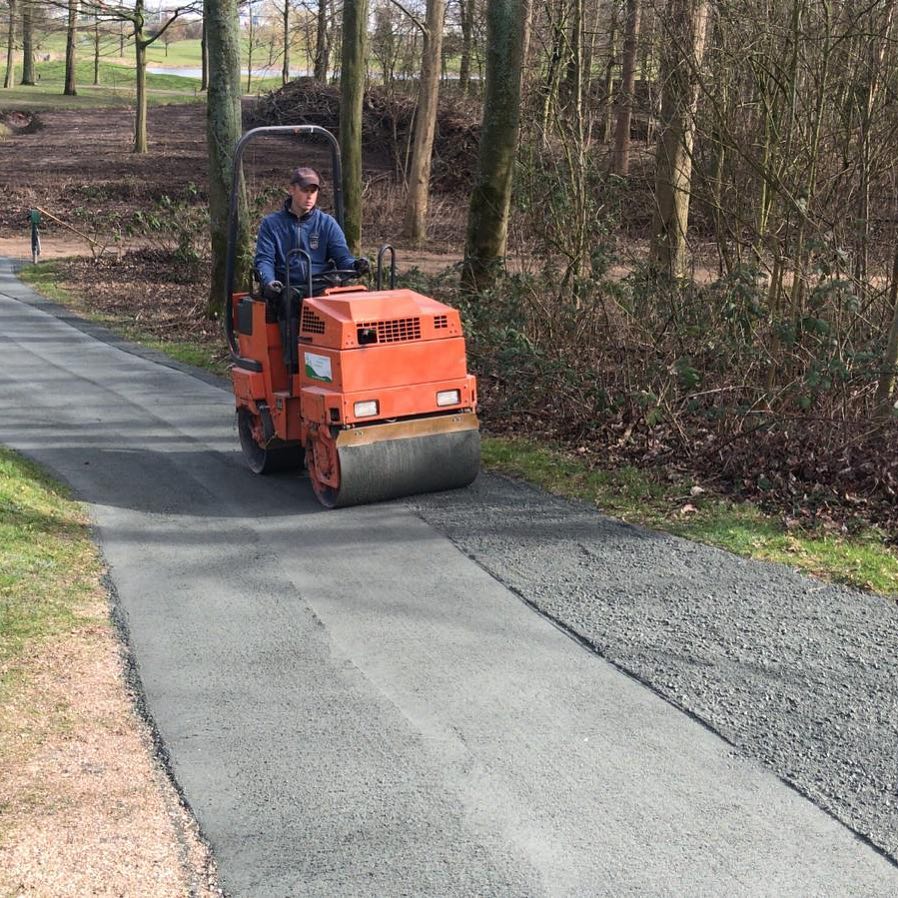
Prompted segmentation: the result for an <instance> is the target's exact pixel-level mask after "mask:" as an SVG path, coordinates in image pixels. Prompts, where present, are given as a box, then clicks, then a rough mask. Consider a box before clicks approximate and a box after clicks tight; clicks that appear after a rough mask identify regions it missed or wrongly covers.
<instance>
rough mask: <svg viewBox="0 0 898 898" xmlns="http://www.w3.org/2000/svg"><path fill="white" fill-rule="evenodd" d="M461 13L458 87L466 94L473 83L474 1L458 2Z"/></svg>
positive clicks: (462, 0)
mask: <svg viewBox="0 0 898 898" xmlns="http://www.w3.org/2000/svg"><path fill="white" fill-rule="evenodd" d="M458 5H459V7H460V12H461V60H460V62H459V66H458V87H459V90H460V91H461V92H462V93H463V94H466V93H467V92H468V88H469V85H470V82H471V54H472V52H473V44H474V0H458Z"/></svg>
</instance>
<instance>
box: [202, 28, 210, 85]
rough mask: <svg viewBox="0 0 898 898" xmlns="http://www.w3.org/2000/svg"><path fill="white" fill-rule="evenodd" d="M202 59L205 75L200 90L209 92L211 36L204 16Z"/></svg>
mask: <svg viewBox="0 0 898 898" xmlns="http://www.w3.org/2000/svg"><path fill="white" fill-rule="evenodd" d="M200 58H201V59H202V65H203V75H202V81H201V82H200V90H209V34H208V31H207V29H206V17H205V15H204V16H203V31H202V34H201V36H200Z"/></svg>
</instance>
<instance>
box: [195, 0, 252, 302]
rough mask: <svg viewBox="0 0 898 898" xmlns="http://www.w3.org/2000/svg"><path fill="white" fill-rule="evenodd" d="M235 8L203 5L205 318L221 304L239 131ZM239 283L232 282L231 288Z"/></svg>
mask: <svg viewBox="0 0 898 898" xmlns="http://www.w3.org/2000/svg"><path fill="white" fill-rule="evenodd" d="M238 5H239V0H205V25H206V39H207V41H208V42H209V62H210V68H211V71H210V78H209V95H208V97H207V99H206V141H207V147H208V149H207V152H208V155H209V217H210V228H211V239H212V280H211V285H210V293H209V301H208V303H207V312H208V314H209V315H210V317H216V316H220V315H221V314H223V313H224V311H225V310H224V309H223V308H222V302H223V301H224V294H225V281H226V270H227V244H228V233H227V226H228V206H229V202H230V195H231V181H232V178H233V172H234V150H235V148H236V145H237V141H238V139H239V137H240V134H241V131H242V119H241V110H240V18H239V12H238ZM241 193H242V191H241ZM241 199H242V196H241ZM241 206H242V207H241V208H240V214H239V219H240V222H241V224H242V229H241V233H240V235H238V241H237V246H238V247H244V246H245V245H246V242H247V222H246V209H245V207H243V204H241ZM239 261H240V260H235V262H239ZM238 270H239V269H238ZM241 280H242V279H241V278H238V279H237V283H240V282H241Z"/></svg>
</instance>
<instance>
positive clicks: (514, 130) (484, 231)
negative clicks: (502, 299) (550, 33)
mask: <svg viewBox="0 0 898 898" xmlns="http://www.w3.org/2000/svg"><path fill="white" fill-rule="evenodd" d="M528 5H529V0H491V2H490V4H489V6H488V7H487V41H486V43H487V48H488V49H487V57H486V90H485V97H484V104H483V125H482V129H481V137H480V154H479V158H478V163H477V175H476V178H475V184H474V190H473V192H472V194H471V206H470V210H469V212H468V232H467V239H466V241H465V260H464V268H463V271H462V286H463V288H464V289H465V290H467V291H468V292H472V293H474V292H480V291H482V290H485V289H488V288H489V287H490V286H492V285H493V284H494V283H495V280H496V277H497V276H498V274H499V271H500V269H501V268H502V266H503V264H504V260H505V252H506V246H507V243H508V215H509V209H510V206H511V188H512V181H513V175H514V161H515V152H516V149H517V142H518V129H519V125H520V117H521V76H522V70H523V53H524V46H525V44H526V40H527V35H526V30H527V28H526V24H527V22H528V21H529V15H528Z"/></svg>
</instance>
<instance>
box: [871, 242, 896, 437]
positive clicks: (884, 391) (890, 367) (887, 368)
mask: <svg viewBox="0 0 898 898" xmlns="http://www.w3.org/2000/svg"><path fill="white" fill-rule="evenodd" d="M889 306H890V307H891V309H892V323H891V327H890V328H889V336H888V339H887V340H886V348H885V352H884V353H883V357H882V369H881V371H880V374H879V382H878V383H877V384H876V396H875V398H874V401H873V402H874V415H875V416H876V417H877V418H881V419H882V418H888V417H889V415H890V414H891V413H892V403H891V396H892V385H893V384H894V381H895V366H896V365H898V244H896V245H895V255H894V257H893V259H892V282H891V284H889Z"/></svg>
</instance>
